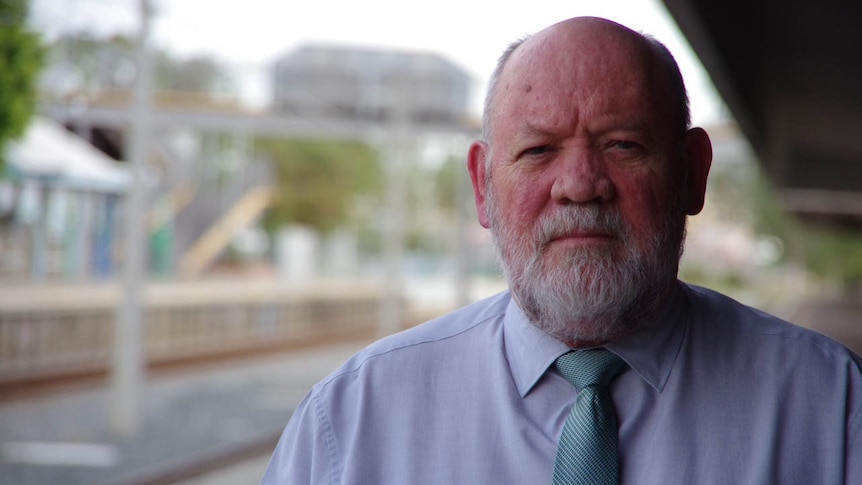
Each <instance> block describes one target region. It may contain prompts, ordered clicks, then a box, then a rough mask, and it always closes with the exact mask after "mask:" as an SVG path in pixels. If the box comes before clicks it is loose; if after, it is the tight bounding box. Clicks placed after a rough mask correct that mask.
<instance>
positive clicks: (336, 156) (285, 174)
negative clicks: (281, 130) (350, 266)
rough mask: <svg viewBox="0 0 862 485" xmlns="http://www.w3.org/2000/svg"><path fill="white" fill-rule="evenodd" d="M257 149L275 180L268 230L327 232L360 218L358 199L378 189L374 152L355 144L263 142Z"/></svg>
mask: <svg viewBox="0 0 862 485" xmlns="http://www.w3.org/2000/svg"><path fill="white" fill-rule="evenodd" d="M256 150H257V152H258V153H260V154H262V155H264V156H266V157H267V158H269V159H270V160H272V162H273V164H274V167H275V172H276V177H277V195H276V201H275V204H274V207H273V209H272V210H271V211H270V213H269V215H268V217H267V220H266V225H267V227H269V228H270V229H276V228H278V227H280V226H282V225H284V224H288V223H294V224H305V225H309V226H311V227H314V228H315V229H317V230H319V231H321V232H328V231H331V230H333V229H335V228H338V227H340V226H342V225H344V224H346V223H349V222H350V221H351V220H352V218H354V217H357V216H359V215H360V214H358V212H361V206H362V204H361V203H360V202H361V201H360V199H361V198H362V197H363V196H365V197H367V198H373V197H375V196H377V195H379V193H380V191H381V188H382V180H383V176H382V171H381V168H380V164H379V161H378V156H377V153H376V152H375V151H374V150H372V149H371V148H370V147H369V146H367V145H365V144H362V143H359V142H339V141H332V140H285V139H262V140H258V142H257V144H256Z"/></svg>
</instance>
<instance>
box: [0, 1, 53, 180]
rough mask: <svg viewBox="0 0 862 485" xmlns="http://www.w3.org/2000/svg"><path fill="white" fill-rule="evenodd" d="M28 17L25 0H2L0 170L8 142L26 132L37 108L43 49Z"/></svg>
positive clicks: (0, 25) (0, 39)
mask: <svg viewBox="0 0 862 485" xmlns="http://www.w3.org/2000/svg"><path fill="white" fill-rule="evenodd" d="M26 19H27V1H26V0H0V172H2V169H3V166H4V165H5V160H4V152H5V151H4V148H5V146H6V143H7V142H8V141H10V140H14V139H16V138H19V137H21V136H22V135H23V134H24V131H25V130H26V128H27V125H28V124H29V123H30V118H31V117H32V116H33V112H34V111H35V109H36V82H37V80H38V76H39V70H40V68H41V66H42V60H43V58H44V50H43V48H42V44H41V42H40V40H39V36H38V35H36V34H34V33H33V32H30V31H28V30H27V29H26V26H25V21H26Z"/></svg>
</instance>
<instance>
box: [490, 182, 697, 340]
mask: <svg viewBox="0 0 862 485" xmlns="http://www.w3.org/2000/svg"><path fill="white" fill-rule="evenodd" d="M489 185H490V184H489ZM488 189H490V187H488ZM486 194H488V197H487V202H486V203H487V207H488V215H489V217H490V220H491V232H492V234H493V236H494V243H495V245H496V247H497V256H498V259H499V261H500V264H501V267H502V268H503V272H504V274H505V276H506V280H507V281H508V283H509V286H510V288H511V290H512V294H513V295H514V297H515V299H516V300H517V302H518V304H519V306H520V307H521V309H522V310H523V311H524V313H525V315H526V316H527V318H528V319H529V320H530V321H531V322H532V324H533V325H535V326H536V327H538V328H539V329H540V330H542V331H543V332H545V333H547V334H548V335H550V336H552V337H554V338H556V339H557V340H560V341H562V342H565V343H568V344H574V343H577V342H584V343H588V344H600V343H603V342H606V341H608V340H611V339H613V338H616V337H620V336H622V335H625V334H628V333H630V332H632V331H633V330H635V329H636V328H639V327H641V326H643V325H644V324H646V323H648V322H649V321H650V320H651V319H652V318H654V316H655V314H656V313H657V310H658V306H659V304H660V299H661V298H660V297H661V296H662V295H663V293H664V292H665V291H666V290H667V288H668V287H669V286H670V285H671V284H672V282H673V281H674V280H675V279H676V274H677V269H678V265H679V258H680V256H681V248H682V241H683V239H684V233H685V214H684V212H683V211H681V210H680V209H679V207H677V206H681V204H679V203H677V204H674V206H675V207H674V210H673V211H672V212H673V213H672V214H670V215H669V216H668V217H667V218H666V219H665V221H664V223H663V224H662V227H660V228H659V230H658V231H656V234H655V235H654V237H652V238H651V240H650V241H648V244H647V246H648V249H647V250H646V251H644V252H643V253H641V251H640V250H639V248H638V246H637V244H636V241H634V240H633V239H632V236H631V230H630V229H629V228H628V226H627V225H626V224H625V222H624V220H623V218H622V216H621V214H620V213H619V211H618V210H617V209H615V208H614V207H613V206H608V205H604V204H601V203H594V204H588V205H583V204H582V205H577V204H571V205H569V206H566V207H560V208H559V210H557V211H554V212H553V213H552V214H544V215H543V216H542V217H541V218H540V219H539V220H538V221H536V224H535V226H534V230H533V234H531V235H527V236H524V235H522V234H515V233H514V232H513V231H512V230H511V229H508V228H505V227H503V226H504V224H503V223H502V218H501V214H499V212H498V208H497V204H496V201H495V200H494V197H493V194H492V193H491V191H490V190H486ZM678 202H679V201H678ZM576 230H581V231H583V230H598V231H601V232H603V233H607V234H611V235H613V236H614V237H615V238H616V239H617V241H616V242H617V243H616V244H613V245H608V246H602V247H585V248H580V249H573V250H570V251H569V252H568V253H567V254H562V255H558V257H557V258H552V257H551V256H552V255H551V254H549V248H548V242H549V241H551V240H552V239H553V238H554V237H555V236H558V235H562V234H567V233H572V232H574V231H576Z"/></svg>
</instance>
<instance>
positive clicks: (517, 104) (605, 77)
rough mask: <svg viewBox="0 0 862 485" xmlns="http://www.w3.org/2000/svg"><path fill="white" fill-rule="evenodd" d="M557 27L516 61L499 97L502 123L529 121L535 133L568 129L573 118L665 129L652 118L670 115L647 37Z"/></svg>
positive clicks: (603, 28) (608, 28)
mask: <svg viewBox="0 0 862 485" xmlns="http://www.w3.org/2000/svg"><path fill="white" fill-rule="evenodd" d="M554 27H557V28H554ZM554 27H552V28H550V29H548V30H547V31H543V32H540V33H539V34H537V35H536V36H534V37H533V38H530V39H529V40H528V41H526V42H525V43H524V44H522V45H521V46H520V47H519V48H518V49H517V50H516V51H515V52H514V53H513V54H512V57H511V58H510V60H509V62H508V63H507V64H506V66H505V68H504V69H503V72H502V73H501V78H500V82H499V85H498V89H497V92H496V93H495V99H494V103H495V105H496V109H495V111H496V113H495V117H497V118H504V120H506V119H508V120H509V121H515V120H512V119H511V118H512V117H513V116H515V117H516V118H524V117H527V118H530V119H531V120H530V123H531V124H533V125H535V124H536V123H539V124H550V125H554V124H557V123H568V122H571V121H572V120H571V118H572V116H573V115H577V116H578V117H581V118H583V117H589V118H590V119H592V120H601V119H602V118H607V119H609V121H610V120H612V119H614V118H620V119H625V120H628V121H630V122H647V121H649V122H656V121H659V120H657V119H651V118H655V117H656V116H659V115H660V113H661V112H662V111H664V110H663V109H661V107H662V97H663V96H665V90H664V89H662V86H661V84H662V83H661V82H660V81H661V79H660V76H658V75H657V72H658V70H657V69H656V61H655V58H654V57H655V56H654V55H653V54H652V49H651V48H650V46H649V44H648V43H647V41H646V40H645V39H644V38H643V37H641V36H640V35H639V34H636V33H634V32H631V31H628V30H626V29H624V28H622V27H620V26H615V25H606V24H598V25H595V24H589V25H586V26H581V25H575V26H571V25H563V26H554ZM533 118H535V119H533ZM521 121H523V119H522V120H521Z"/></svg>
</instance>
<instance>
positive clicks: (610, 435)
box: [553, 349, 626, 485]
mask: <svg viewBox="0 0 862 485" xmlns="http://www.w3.org/2000/svg"><path fill="white" fill-rule="evenodd" d="M556 364H557V369H558V370H559V371H560V373H561V374H562V375H563V377H565V378H566V379H567V380H568V381H569V382H571V383H572V385H573V386H575V388H576V389H577V390H578V399H577V401H575V405H574V406H572V410H571V412H569V417H568V418H566V424H565V425H564V426H563V434H562V435H561V436H560V444H559V446H558V447H557V458H556V460H555V461H554V481H553V485H563V484H566V485H572V484H590V485H599V484H615V485H616V484H618V483H619V459H618V458H617V419H616V416H615V413H614V405H613V402H612V401H611V396H610V392H608V387H607V386H608V384H609V383H610V382H611V380H612V379H613V378H614V377H615V376H616V375H617V374H619V373H620V372H621V371H622V370H623V369H624V368H625V367H626V363H625V362H623V360H622V359H620V358H619V357H617V356H616V355H615V354H613V353H612V352H610V351H607V350H604V349H594V350H581V351H575V352H569V353H567V354H564V355H562V356H560V358H558V359H557V362H556Z"/></svg>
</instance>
